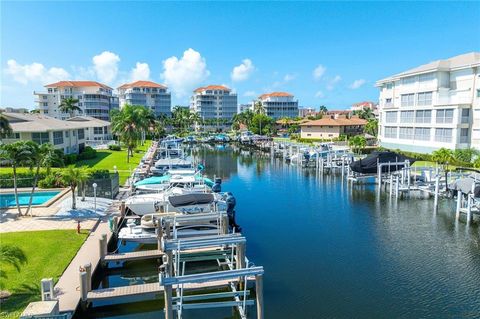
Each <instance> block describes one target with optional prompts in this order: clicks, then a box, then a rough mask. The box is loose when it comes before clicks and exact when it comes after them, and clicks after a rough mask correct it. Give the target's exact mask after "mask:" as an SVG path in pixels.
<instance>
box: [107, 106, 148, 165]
mask: <svg viewBox="0 0 480 319" xmlns="http://www.w3.org/2000/svg"><path fill="white" fill-rule="evenodd" d="M139 113H140V112H138V111H136V107H135V106H133V105H129V104H126V105H124V106H123V108H122V110H121V111H118V110H115V111H113V112H111V118H112V132H113V133H114V134H116V135H117V136H118V137H119V139H120V141H122V142H123V143H124V144H125V146H126V147H127V163H130V155H133V150H134V149H135V147H136V146H137V143H138V140H139V139H140V137H141V130H142V129H143V127H142V125H143V124H144V123H142V120H141V119H139Z"/></svg>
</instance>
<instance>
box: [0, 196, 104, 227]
mask: <svg viewBox="0 0 480 319" xmlns="http://www.w3.org/2000/svg"><path fill="white" fill-rule="evenodd" d="M96 202H97V209H96V210H95V209H94V199H93V198H92V197H87V198H86V199H85V201H81V200H80V199H78V200H77V209H74V210H73V209H72V208H71V206H72V199H71V197H70V196H68V197H66V198H65V199H63V200H61V201H60V202H58V203H56V204H54V205H53V206H52V207H45V208H34V210H33V213H32V214H33V217H31V216H26V217H17V216H18V215H17V210H16V209H8V210H7V211H3V212H1V213H0V233H8V232H19V231H35V230H52V229H77V223H78V221H80V227H81V228H82V229H92V227H94V226H95V224H96V223H97V220H98V218H101V217H103V216H105V212H106V210H107V209H108V207H109V205H110V204H111V203H112V200H110V199H106V198H97V200H96ZM24 211H25V209H24Z"/></svg>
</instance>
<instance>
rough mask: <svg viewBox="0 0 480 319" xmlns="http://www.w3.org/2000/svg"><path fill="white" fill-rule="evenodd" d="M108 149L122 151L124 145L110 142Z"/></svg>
mask: <svg viewBox="0 0 480 319" xmlns="http://www.w3.org/2000/svg"><path fill="white" fill-rule="evenodd" d="M108 149H109V150H111V151H121V150H122V147H121V146H120V145H118V144H110V145H108Z"/></svg>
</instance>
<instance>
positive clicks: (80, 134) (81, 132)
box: [78, 129, 85, 140]
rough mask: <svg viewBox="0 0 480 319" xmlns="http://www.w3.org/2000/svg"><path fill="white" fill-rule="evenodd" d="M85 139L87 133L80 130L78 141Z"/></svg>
mask: <svg viewBox="0 0 480 319" xmlns="http://www.w3.org/2000/svg"><path fill="white" fill-rule="evenodd" d="M84 138H85V131H84V130H83V129H79V130H78V139H79V140H83V139H84Z"/></svg>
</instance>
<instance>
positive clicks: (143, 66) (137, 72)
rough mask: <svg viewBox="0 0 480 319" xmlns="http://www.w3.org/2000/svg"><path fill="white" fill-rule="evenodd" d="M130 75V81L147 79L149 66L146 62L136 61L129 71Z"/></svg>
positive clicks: (148, 77)
mask: <svg viewBox="0 0 480 319" xmlns="http://www.w3.org/2000/svg"><path fill="white" fill-rule="evenodd" d="M130 77H131V80H132V81H139V80H149V79H150V67H149V66H148V63H142V62H137V64H136V65H135V67H134V68H133V69H132V71H131V73H130Z"/></svg>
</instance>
